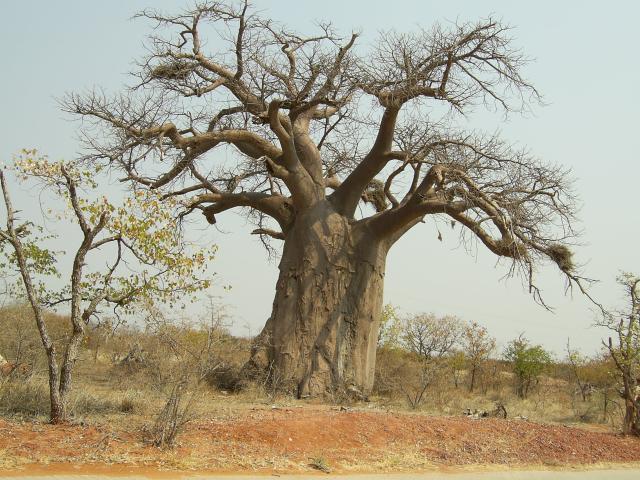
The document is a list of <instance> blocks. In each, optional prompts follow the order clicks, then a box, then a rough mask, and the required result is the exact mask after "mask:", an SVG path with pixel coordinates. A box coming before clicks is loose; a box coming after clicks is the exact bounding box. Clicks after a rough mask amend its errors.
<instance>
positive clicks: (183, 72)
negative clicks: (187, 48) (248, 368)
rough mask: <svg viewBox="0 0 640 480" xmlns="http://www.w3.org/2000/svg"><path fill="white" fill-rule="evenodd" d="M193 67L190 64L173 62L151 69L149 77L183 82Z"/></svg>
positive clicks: (178, 61)
mask: <svg viewBox="0 0 640 480" xmlns="http://www.w3.org/2000/svg"><path fill="white" fill-rule="evenodd" d="M193 69H194V66H193V65H192V64H191V63H190V62H186V61H180V60H173V61H171V62H167V63H161V64H160V65H157V66H155V67H153V68H152V69H151V77H153V78H159V79H164V80H185V79H186V78H187V77H188V76H189V74H190V73H191V72H193Z"/></svg>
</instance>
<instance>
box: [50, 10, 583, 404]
mask: <svg viewBox="0 0 640 480" xmlns="http://www.w3.org/2000/svg"><path fill="white" fill-rule="evenodd" d="M138 17H140V18H144V19H147V20H150V21H151V22H153V24H154V29H153V34H152V36H150V40H149V44H148V52H149V53H148V54H147V55H146V56H145V57H144V58H142V59H140V60H139V62H138V67H139V68H138V69H137V71H136V73H135V74H134V78H135V85H133V87H132V89H130V90H127V91H126V92H125V93H123V94H120V95H116V96H113V97H108V96H106V95H105V94H103V93H102V92H98V91H93V92H89V93H86V94H71V95H69V96H67V97H66V99H65V100H64V101H63V105H64V108H65V109H66V111H68V112H71V113H72V114H74V115H76V116H78V117H79V118H81V119H82V121H83V126H84V128H85V129H86V130H85V132H84V134H85V138H86V141H87V144H88V147H89V152H88V154H87V158H88V159H90V160H93V161H97V162H107V163H109V164H110V165H112V166H113V167H114V168H117V169H120V170H121V171H122V172H123V174H124V178H125V179H127V180H128V181H130V182H132V184H133V185H135V186H136V188H140V187H146V188H149V189H155V190H159V191H161V192H163V194H164V196H165V198H170V197H178V198H180V199H181V201H182V203H183V205H184V209H185V210H184V212H183V214H184V215H186V214H189V213H192V212H197V211H200V212H201V213H202V214H204V216H205V218H206V220H207V221H208V222H209V223H211V224H214V223H216V222H217V221H218V217H219V216H220V214H222V213H223V212H226V211H228V210H231V209H243V211H244V212H246V215H247V218H250V219H252V220H254V221H255V224H256V229H255V230H254V231H253V232H252V233H254V234H257V235H260V236H261V238H262V239H263V240H264V241H265V243H268V244H269V245H271V243H270V242H271V241H273V240H274V239H275V240H280V241H283V242H284V245H283V248H282V252H281V258H280V264H279V271H280V273H279V278H278V281H277V285H276V293H275V299H274V302H273V310H272V312H271V316H270V317H269V318H268V320H267V322H266V324H265V326H264V329H263V331H262V333H261V334H260V335H259V337H258V338H257V340H256V343H255V346H254V348H253V353H252V359H251V362H250V364H251V365H252V366H253V367H255V368H258V369H265V368H271V369H272V370H277V371H278V372H279V378H284V379H286V380H287V382H288V384H289V385H290V386H291V388H292V390H293V391H294V392H295V393H296V394H297V395H298V396H300V397H304V396H308V395H317V394H322V393H323V392H325V391H327V390H334V389H339V388H350V389H353V388H356V389H358V390H360V391H361V392H362V393H364V394H366V393H367V392H368V391H369V390H370V389H371V387H372V384H373V373H374V363H375V351H376V342H377V337H378V329H379V322H380V317H381V309H382V289H383V279H384V273H385V261H386V257H387V253H388V252H389V249H390V248H391V247H392V246H393V245H394V244H395V243H396V242H397V241H398V240H399V239H400V238H401V237H402V236H403V235H404V234H406V233H407V232H408V231H409V230H410V229H411V228H412V227H414V226H416V225H417V224H419V223H420V222H422V221H423V219H425V217H428V216H431V217H434V216H439V217H444V218H445V219H446V221H447V222H451V224H452V226H455V227H457V228H459V231H460V235H461V236H462V238H463V239H464V240H465V241H471V240H473V239H477V240H479V241H480V242H481V243H482V244H484V246H486V247H487V248H488V249H489V250H490V251H491V252H493V253H494V254H495V255H497V256H498V257H505V258H507V259H509V265H510V272H511V273H518V272H519V273H521V274H522V275H523V278H524V279H525V280H526V282H528V285H529V289H530V291H531V293H532V294H533V296H534V298H535V299H536V300H537V301H539V302H543V300H542V298H541V296H540V292H539V290H538V288H537V287H536V284H535V280H534V277H535V276H534V273H535V270H536V268H537V267H538V266H539V265H540V264H541V263H544V262H545V260H550V261H551V262H553V263H555V264H557V266H558V267H559V268H560V270H561V271H562V272H564V274H565V275H566V276H567V278H568V279H569V283H570V284H572V283H573V282H579V280H580V278H579V277H578V276H577V275H576V273H575V271H574V268H573V263H572V261H571V253H570V250H569V248H568V245H570V243H571V239H572V238H573V237H574V230H573V229H572V226H571V224H572V221H573V220H574V212H575V208H574V197H573V194H572V191H571V181H570V178H569V172H568V171H567V170H566V169H565V168H562V167H560V166H555V165H549V164H546V163H543V162H542V161H540V160H538V159H537V158H535V157H533V156H530V155H529V154H528V153H527V152H526V151H525V150H521V149H516V148H514V147H512V146H511V145H510V144H509V143H508V142H505V141H503V140H501V139H500V138H499V137H498V136H496V135H486V134H483V133H481V132H476V131H462V130H457V129H456V121H458V120H460V119H461V118H462V116H464V115H465V114H467V113H469V112H470V111H471V110H472V109H474V108H475V107H483V108H489V109H493V108H495V109H498V110H500V111H502V112H504V113H505V114H507V113H510V112H521V111H523V110H526V109H528V108H529V107H530V105H531V104H532V103H537V102H538V101H539V95H538V92H537V91H536V89H535V88H534V87H533V86H532V84H531V83H529V82H528V81H527V80H526V79H525V78H524V77H523V75H522V72H521V70H522V67H523V66H524V65H525V64H526V61H527V60H526V58H525V57H524V56H523V54H522V53H520V52H519V51H518V50H517V49H515V48H514V47H513V46H512V41H511V39H510V38H509V27H507V26H505V25H503V24H502V23H500V22H498V21H496V20H494V19H492V18H489V19H485V20H480V21H478V22H475V23H460V24H452V25H448V26H441V25H435V26H433V27H432V28H430V29H428V30H420V31H417V32H416V33H411V34H401V33H396V32H393V31H391V32H386V33H384V34H383V35H381V36H380V37H379V39H378V40H377V41H376V42H375V43H373V44H371V45H368V46H367V48H366V49H364V50H359V42H358V40H359V34H357V33H354V34H352V35H350V36H347V37H345V38H343V37H340V36H339V35H338V34H337V33H336V32H335V30H334V29H333V27H332V26H331V25H330V24H321V25H319V27H318V30H317V31H316V32H314V33H311V34H309V35H305V34H300V33H297V32H294V31H292V30H290V29H289V28H287V27H285V26H282V25H280V24H278V23H277V22H274V21H272V20H270V19H267V18H264V17H263V16H262V15H261V14H258V13H256V12H255V11H253V10H252V9H251V7H250V6H248V5H247V3H242V4H236V3H233V4H232V3H227V2H205V3H199V4H198V5H197V6H196V7H194V8H193V9H191V10H186V11H183V12H182V13H180V14H177V15H167V14H164V13H161V12H158V11H143V12H141V13H140V14H139V15H138ZM225 152H226V153H227V154H225ZM229 152H233V154H229ZM419 253H420V252H416V256H418V255H419Z"/></svg>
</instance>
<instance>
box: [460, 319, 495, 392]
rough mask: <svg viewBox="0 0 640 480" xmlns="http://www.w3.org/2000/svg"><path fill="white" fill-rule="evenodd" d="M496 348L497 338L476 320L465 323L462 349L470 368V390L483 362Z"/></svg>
mask: <svg viewBox="0 0 640 480" xmlns="http://www.w3.org/2000/svg"><path fill="white" fill-rule="evenodd" d="M495 348H496V339H495V338H493V337H492V336H491V335H489V332H488V331H487V329H486V328H485V327H483V326H481V325H478V324H477V323H476V322H471V323H469V324H467V325H465V327H464V330H463V333H462V349H463V351H464V356H465V358H466V360H467V367H468V369H469V391H470V392H473V389H474V388H475V385H476V380H477V377H478V374H479V373H480V371H481V369H482V367H483V364H484V363H485V362H486V361H487V360H488V359H489V357H490V355H491V354H492V353H493V351H494V350H495Z"/></svg>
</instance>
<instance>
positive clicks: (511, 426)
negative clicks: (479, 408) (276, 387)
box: [0, 408, 640, 473]
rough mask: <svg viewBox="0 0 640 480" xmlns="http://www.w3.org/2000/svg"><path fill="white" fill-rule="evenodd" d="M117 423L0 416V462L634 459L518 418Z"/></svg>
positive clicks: (272, 467)
mask: <svg viewBox="0 0 640 480" xmlns="http://www.w3.org/2000/svg"><path fill="white" fill-rule="evenodd" d="M117 424H118V425H120V426H114V424H111V423H101V424H97V425H65V426H51V425H47V424H40V423H32V422H24V423H17V422H8V421H4V420H0V471H4V472H6V471H8V470H15V469H20V468H24V467H26V466H27V465H30V464H34V463H38V464H45V463H46V464H50V465H54V464H55V465H57V466H56V468H57V469H60V468H61V467H62V468H64V464H67V465H70V464H73V465H74V466H76V467H77V466H78V465H93V466H100V467H99V468H101V469H102V468H107V470H108V469H109V468H113V469H114V471H118V470H122V469H123V468H125V467H127V466H145V467H152V468H157V469H160V470H185V471H188V470H199V471H209V472H212V471H219V472H229V471H234V472H258V471H260V472H265V473H266V472H274V471H275V472H303V471H309V469H311V468H312V467H311V466H310V464H312V463H316V464H320V465H324V466H328V467H329V468H330V469H331V470H332V471H334V472H352V471H372V472H383V471H394V472H399V471H410V470H431V469H437V468H442V467H449V466H468V465H495V466H523V465H547V466H561V465H575V464H596V463H617V462H640V440H639V439H635V438H628V437H627V438H625V437H621V436H618V435H615V434H611V433H605V432H594V431H588V430H584V429H580V428H573V427H566V426H561V425H541V424H536V423H532V422H528V421H522V420H499V419H470V418H465V417H430V416H424V415H417V414H416V415H413V414H407V413H388V412H369V411H366V412H365V411H342V410H334V409H324V408H323V409H317V408H313V409H310V408H290V409H287V408H282V409H264V408H261V409H252V410H247V411H242V412H237V413H234V414H231V415H225V416H220V417H217V418H212V419H209V420H200V421H197V422H193V423H191V424H189V425H188V426H187V427H186V431H185V432H184V434H183V435H182V436H181V437H180V439H179V445H178V446H177V447H176V448H174V449H172V450H164V451H163V450H159V449H157V448H154V447H152V446H149V445H145V444H144V443H143V442H142V441H141V438H142V436H141V433H140V426H139V425H135V422H131V423H130V424H127V423H123V422H117ZM107 465H110V466H112V467H106V466H107ZM69 468H71V467H69Z"/></svg>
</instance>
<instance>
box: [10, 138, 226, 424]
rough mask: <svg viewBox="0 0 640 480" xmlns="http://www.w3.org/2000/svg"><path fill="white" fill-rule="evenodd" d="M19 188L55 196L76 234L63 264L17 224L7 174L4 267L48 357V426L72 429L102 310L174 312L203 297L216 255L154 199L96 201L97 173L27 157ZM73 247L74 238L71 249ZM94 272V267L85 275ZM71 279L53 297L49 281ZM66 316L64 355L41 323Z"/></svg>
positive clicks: (142, 195)
mask: <svg viewBox="0 0 640 480" xmlns="http://www.w3.org/2000/svg"><path fill="white" fill-rule="evenodd" d="M15 173H16V176H17V177H18V179H19V180H21V181H23V182H28V183H29V185H30V186H31V187H32V188H34V187H36V188H40V189H42V191H43V192H47V193H49V194H52V195H53V197H54V199H57V200H58V201H60V200H61V202H58V203H62V204H63V205H65V206H66V208H64V209H63V210H62V211H59V212H54V211H53V210H51V211H50V212H49V213H50V214H51V215H54V217H55V218H56V219H57V220H59V221H64V220H67V221H69V222H70V223H71V224H72V225H74V226H75V227H76V228H77V230H78V231H79V239H78V244H77V245H76V246H75V247H74V249H73V254H72V255H71V262H70V265H64V260H65V257H64V256H62V255H59V254H58V252H53V251H51V250H49V249H48V248H46V247H45V245H46V241H47V237H42V236H39V235H38V232H42V228H39V226H38V223H37V222H34V221H32V220H29V219H23V218H19V215H20V214H21V213H22V212H24V210H25V209H15V208H14V207H13V203H12V201H11V196H10V192H9V189H8V186H7V181H6V176H5V172H3V171H0V186H1V190H2V194H3V198H4V205H5V211H6V228H5V229H0V253H1V254H3V257H4V258H3V261H2V264H1V265H0V266H2V265H4V267H5V268H6V269H9V270H13V271H17V272H18V278H17V281H16V283H15V284H14V286H15V287H16V288H17V290H15V292H20V293H22V294H23V295H24V296H25V297H26V299H27V301H28V303H29V305H30V306H31V309H32V311H33V315H34V317H35V321H36V324H37V327H38V332H39V335H40V340H41V341H42V345H43V347H44V350H45V352H46V355H47V363H48V373H49V392H50V404H51V411H50V420H51V422H52V423H62V422H65V421H66V420H68V417H69V411H68V404H69V397H70V392H71V384H72V373H73V369H74V366H75V363H76V360H77V359H78V354H79V349H80V346H81V344H82V342H83V340H84V338H85V331H86V328H87V325H88V324H89V321H90V319H91V318H92V317H94V316H96V315H98V313H99V308H100V307H101V306H104V305H111V306H112V307H113V308H114V309H118V308H119V309H121V310H123V311H124V312H127V313H132V312H133V311H134V308H135V307H134V306H135V302H136V301H139V300H142V299H145V300H147V301H151V302H153V301H161V302H166V303H169V304H175V303H176V302H177V301H178V300H180V299H181V298H183V296H184V295H189V294H194V293H196V292H197V291H199V290H201V289H204V288H207V287H208V286H209V283H210V282H209V280H207V279H206V278H203V276H204V273H205V269H204V265H205V264H206V261H207V260H209V259H210V258H212V256H213V253H214V252H215V247H213V248H208V249H200V248H195V247H193V246H190V245H188V244H186V243H185V242H184V241H183V239H182V238H181V236H180V233H179V232H180V229H179V228H178V224H177V220H176V219H175V217H174V215H173V212H172V211H171V209H170V208H167V204H166V203H164V202H161V201H160V198H159V197H158V196H157V195H156V194H155V193H153V192H136V193H135V194H134V195H132V196H130V197H126V198H125V199H124V200H123V201H122V202H121V203H119V204H116V203H114V202H112V201H110V200H109V199H107V197H105V196H99V195H98V192H97V186H98V185H97V183H96V178H98V175H99V171H98V170H96V169H82V168H80V167H77V166H75V165H73V164H71V163H66V162H50V161H49V160H48V159H47V158H46V157H42V156H38V155H37V152H35V151H26V150H25V151H23V153H22V155H21V156H20V157H19V158H18V159H17V160H16V162H15ZM73 243H76V239H75V238H73V239H72V238H69V241H68V244H73ZM89 265H91V267H90V266H89ZM61 271H65V272H68V277H66V280H65V281H64V282H63V286H62V288H60V289H53V288H51V281H50V280H51V279H50V277H51V276H57V277H61V276H62V275H61V273H60V272H61ZM56 306H68V311H69V330H70V332H69V335H68V337H67V338H66V340H65V341H64V346H63V348H64V353H63V354H62V356H59V355H58V352H57V345H56V344H55V343H54V341H53V339H52V336H51V334H50V332H49V328H48V325H47V322H46V319H45V315H44V313H45V309H46V308H51V307H56Z"/></svg>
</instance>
